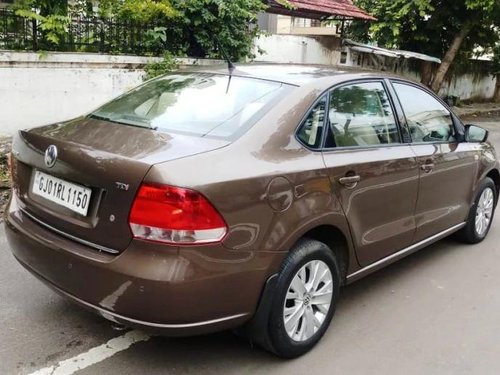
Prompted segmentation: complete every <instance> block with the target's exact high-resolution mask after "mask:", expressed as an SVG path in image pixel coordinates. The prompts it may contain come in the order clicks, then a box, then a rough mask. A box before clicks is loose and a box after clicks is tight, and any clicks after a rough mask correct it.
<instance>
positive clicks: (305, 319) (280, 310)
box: [268, 239, 340, 358]
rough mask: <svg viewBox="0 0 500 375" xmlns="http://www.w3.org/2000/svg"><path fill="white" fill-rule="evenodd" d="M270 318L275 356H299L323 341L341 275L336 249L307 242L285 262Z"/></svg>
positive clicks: (304, 240) (298, 245)
mask: <svg viewBox="0 0 500 375" xmlns="http://www.w3.org/2000/svg"><path fill="white" fill-rule="evenodd" d="M276 287H277V288H276V298H275V299H274V301H273V304H272V308H271V314H270V317H269V326H268V327H269V337H270V339H271V343H272V346H273V348H274V351H275V353H276V354H277V355H278V356H280V357H283V358H294V357H298V356H300V355H302V354H304V353H306V352H307V351H309V350H310V349H311V348H312V347H314V346H315V345H316V343H317V342H318V341H319V340H320V339H321V337H322V336H323V335H324V333H325V331H326V329H327V328H328V326H329V324H330V321H331V320H332V317H333V314H334V312H335V305H336V302H337V299H338V294H339V288H340V272H339V268H338V263H337V261H336V259H335V256H334V254H333V252H332V250H331V249H330V248H329V247H328V246H327V245H325V244H324V243H322V242H319V241H315V240H310V239H303V240H301V241H300V242H299V243H298V244H297V245H296V246H295V248H294V249H293V250H292V251H291V252H290V254H289V255H288V257H287V258H286V259H285V261H284V263H283V265H282V267H281V271H280V273H279V277H278V281H277V285H276Z"/></svg>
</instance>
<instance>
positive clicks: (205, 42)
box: [15, 0, 287, 61]
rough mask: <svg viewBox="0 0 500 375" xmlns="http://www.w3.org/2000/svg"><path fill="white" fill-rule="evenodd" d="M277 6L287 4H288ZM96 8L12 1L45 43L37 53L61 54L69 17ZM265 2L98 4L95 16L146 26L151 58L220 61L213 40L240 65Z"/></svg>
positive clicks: (80, 0) (103, 0)
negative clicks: (167, 56) (57, 47)
mask: <svg viewBox="0 0 500 375" xmlns="http://www.w3.org/2000/svg"><path fill="white" fill-rule="evenodd" d="M280 2H283V3H285V4H286V3H287V0H280ZM95 3H96V1H95V0H93V1H92V0H75V1H72V2H71V5H70V6H69V7H68V1H67V0H17V1H16V5H15V7H16V9H17V12H18V13H17V14H18V15H20V16H22V17H25V18H28V19H32V20H36V21H37V22H38V23H39V25H40V28H41V29H42V30H43V36H44V38H43V39H44V40H45V41H46V42H47V43H46V44H47V45H42V46H41V47H42V48H46V49H51V47H53V46H54V45H58V44H60V45H61V47H60V49H62V48H63V47H62V44H61V42H62V41H64V40H66V38H65V34H66V31H67V28H68V25H69V22H70V18H68V12H70V13H69V14H70V15H71V16H73V17H74V16H81V17H88V16H90V15H92V5H93V4H95ZM264 3H265V2H264V1H262V0H189V1H186V0H140V1H138V0H100V1H99V7H98V9H99V11H98V14H97V16H98V17H100V18H102V19H103V20H106V19H114V20H117V21H119V22H122V23H125V24H128V23H130V24H137V25H139V26H141V27H144V26H145V25H146V26H147V27H149V30H148V31H147V32H146V35H145V42H144V46H145V48H146V49H147V51H148V52H149V53H152V54H160V55H161V53H163V52H169V53H171V54H172V55H175V56H184V55H189V56H193V57H201V58H204V57H209V58H220V57H221V53H220V51H219V47H218V45H217V42H216V38H215V37H217V39H218V40H220V44H221V45H222V47H223V48H224V50H226V51H227V53H228V54H229V56H230V58H231V59H232V60H234V61H239V60H243V59H246V58H253V57H254V55H253V41H254V39H255V37H257V36H258V35H259V33H260V31H259V29H258V27H257V14H258V13H259V12H261V11H263V10H265V8H266V7H267V6H266V5H265V4H264ZM42 10H43V11H42ZM149 25H150V26H149ZM98 37H99V35H93V34H92V35H90V36H88V35H83V36H80V38H81V39H82V40H84V39H85V38H88V39H89V43H88V44H89V45H92V44H93V43H94V42H96V39H97V38H98ZM101 44H102V43H101ZM107 50H108V49H107ZM109 50H111V51H112V52H120V51H114V47H113V48H111V47H110V48H109ZM125 52H128V51H125Z"/></svg>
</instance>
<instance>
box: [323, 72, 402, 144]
mask: <svg viewBox="0 0 500 375" xmlns="http://www.w3.org/2000/svg"><path fill="white" fill-rule="evenodd" d="M328 122H329V132H328V136H327V142H326V147H352V146H377V145H386V144H394V143H400V142H401V139H400V134H399V129H398V126H397V124H396V120H395V117H394V112H393V110H392V107H391V104H390V102H389V98H388V95H387V93H386V91H385V88H384V85H383V84H382V82H364V83H355V84H350V85H346V86H342V87H338V88H335V89H333V90H332V91H331V92H330V106H329V112H328Z"/></svg>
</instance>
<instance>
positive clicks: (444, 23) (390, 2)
mask: <svg viewBox="0 0 500 375" xmlns="http://www.w3.org/2000/svg"><path fill="white" fill-rule="evenodd" d="M356 3H357V5H359V6H361V7H363V8H364V9H370V10H371V12H372V13H373V15H374V16H376V17H377V18H378V19H379V22H377V23H374V24H372V25H366V24H365V25H363V24H359V23H354V24H353V26H352V28H351V33H352V35H353V37H354V38H360V39H362V40H368V39H370V37H372V38H373V39H374V40H376V41H377V42H378V43H379V44H380V45H383V46H386V47H389V48H393V47H395V48H400V49H406V50H411V51H415V52H421V53H425V54H429V55H433V56H439V57H441V56H442V57H443V58H442V60H443V61H442V63H441V64H440V66H439V68H438V70H437V72H436V74H435V75H434V79H433V80H432V82H425V77H424V83H426V84H430V86H431V87H432V89H433V90H434V91H436V92H437V91H439V89H440V88H441V85H442V83H443V80H444V78H445V76H446V74H447V72H448V70H449V69H450V66H451V65H452V64H453V63H456V62H459V63H463V62H464V61H466V60H467V59H468V58H470V57H471V56H472V53H473V51H474V49H475V48H476V47H478V46H482V47H486V48H487V47H490V46H492V45H494V44H495V43H496V41H497V40H498V39H499V35H498V31H497V30H496V29H495V27H494V26H495V25H500V2H499V1H498V0H464V1H456V0H416V1H412V0H357V1H356Z"/></svg>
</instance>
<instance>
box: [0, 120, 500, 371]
mask: <svg viewBox="0 0 500 375" xmlns="http://www.w3.org/2000/svg"><path fill="white" fill-rule="evenodd" d="M486 121H487V122H484V121H480V119H475V122H476V123H478V124H480V125H483V126H485V127H487V128H488V129H490V130H491V138H490V139H491V140H492V141H493V142H494V143H495V145H496V147H497V149H498V150H500V118H498V119H495V118H490V119H487V120H486ZM495 121H497V124H498V125H495ZM499 267H500V215H497V217H496V219H495V222H494V223H493V227H492V230H491V232H490V234H489V236H488V238H487V239H486V240H485V241H484V242H483V243H481V244H479V245H476V246H470V245H463V244H460V243H458V242H456V241H455V240H453V239H445V240H443V241H441V242H439V243H437V244H435V245H433V246H431V247H429V248H427V249H424V250H422V251H420V252H418V253H416V254H414V255H411V256H410V257H408V258H406V259H404V260H402V261H400V262H398V263H396V264H394V265H392V266H389V267H388V268H385V269H384V270H382V271H379V272H378V273H376V274H374V275H372V276H369V277H368V278H365V279H363V280H361V281H359V282H357V283H355V284H353V285H351V286H349V287H347V288H345V289H344V291H343V293H342V299H341V301H340V303H339V307H338V311H337V315H336V317H335V318H334V321H333V323H332V326H331V327H330V329H329V330H328V332H327V334H326V335H325V337H324V339H323V340H322V341H321V343H320V344H319V346H318V347H316V349H315V350H313V351H312V352H310V353H309V354H307V355H305V356H303V357H302V358H299V359H296V360H293V361H283V360H279V359H277V358H275V357H273V356H272V355H270V354H268V353H266V352H264V351H262V350H261V349H259V348H252V347H250V346H249V345H248V344H247V343H246V342H244V341H242V340H240V339H238V338H237V337H235V336H233V335H232V334H231V333H227V332H226V333H220V334H215V335H210V336H204V337H196V338H187V339H169V338H162V337H151V338H149V337H146V338H142V339H141V340H140V342H138V343H135V344H133V345H132V346H130V347H129V348H128V349H125V350H121V351H120V350H117V353H116V354H114V355H112V356H110V354H109V353H108V355H107V356H108V357H109V358H106V359H104V357H106V355H103V356H100V354H99V353H101V354H102V353H103V351H105V350H110V348H112V347H115V346H117V344H116V343H114V342H115V341H116V342H117V340H115V341H110V342H108V340H110V339H113V338H114V337H122V336H123V335H124V332H116V331H113V330H112V329H111V327H110V325H109V324H108V323H107V322H106V321H105V320H103V319H102V318H100V317H97V316H94V315H92V314H90V313H88V312H86V311H83V310H81V309H80V308H79V307H76V306H74V305H72V304H70V303H69V302H67V301H65V300H64V299H62V298H61V297H59V296H57V295H55V294H53V293H52V292H51V291H50V290H48V289H47V288H46V287H45V286H43V285H42V284H40V283H39V282H38V281H37V280H36V279H35V278H33V277H32V276H31V275H29V274H28V272H26V271H25V270H24V269H23V268H22V267H21V266H20V265H18V264H17V263H16V261H15V260H14V259H13V257H12V256H11V254H10V251H9V248H8V245H7V243H6V241H5V234H4V230H3V227H1V228H0V374H18V373H19V374H30V373H33V372H35V371H38V372H36V374H37V375H38V374H42V373H51V372H52V371H54V370H56V371H54V373H61V374H69V373H72V371H71V370H68V368H70V367H71V366H70V365H71V363H76V362H77V360H78V358H80V357H77V356H79V355H80V354H81V353H84V354H82V355H81V358H80V360H82V361H85V360H86V361H90V362H87V365H88V364H89V363H94V364H93V365H89V366H88V367H86V368H85V369H84V370H81V371H79V372H77V373H78V374H120V375H124V374H186V373H189V374H218V375H224V374H254V373H265V374H286V375H291V374H304V373H305V374H454V375H456V374H482V375H483V374H498V373H500V287H499V286H500V272H499ZM119 340H120V339H119ZM107 342H108V343H107ZM105 343H107V344H106V345H103V344H105ZM113 343H114V344H113ZM118 346H119V345H118ZM96 347H97V349H94V350H91V349H92V348H96ZM122 349H123V348H122ZM89 350H90V352H89ZM85 353H86V354H85ZM75 357H77V359H75ZM83 357H85V358H84V359H82V358H83ZM89 358H90V359H89ZM65 360H66V362H65V364H64V365H61V363H60V362H61V361H65ZM58 363H59V365H58ZM51 366H56V367H51ZM57 366H60V367H57ZM47 367H49V368H48V369H47ZM40 369H42V370H41V371H39V370H40ZM58 371H59V372H58Z"/></svg>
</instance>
